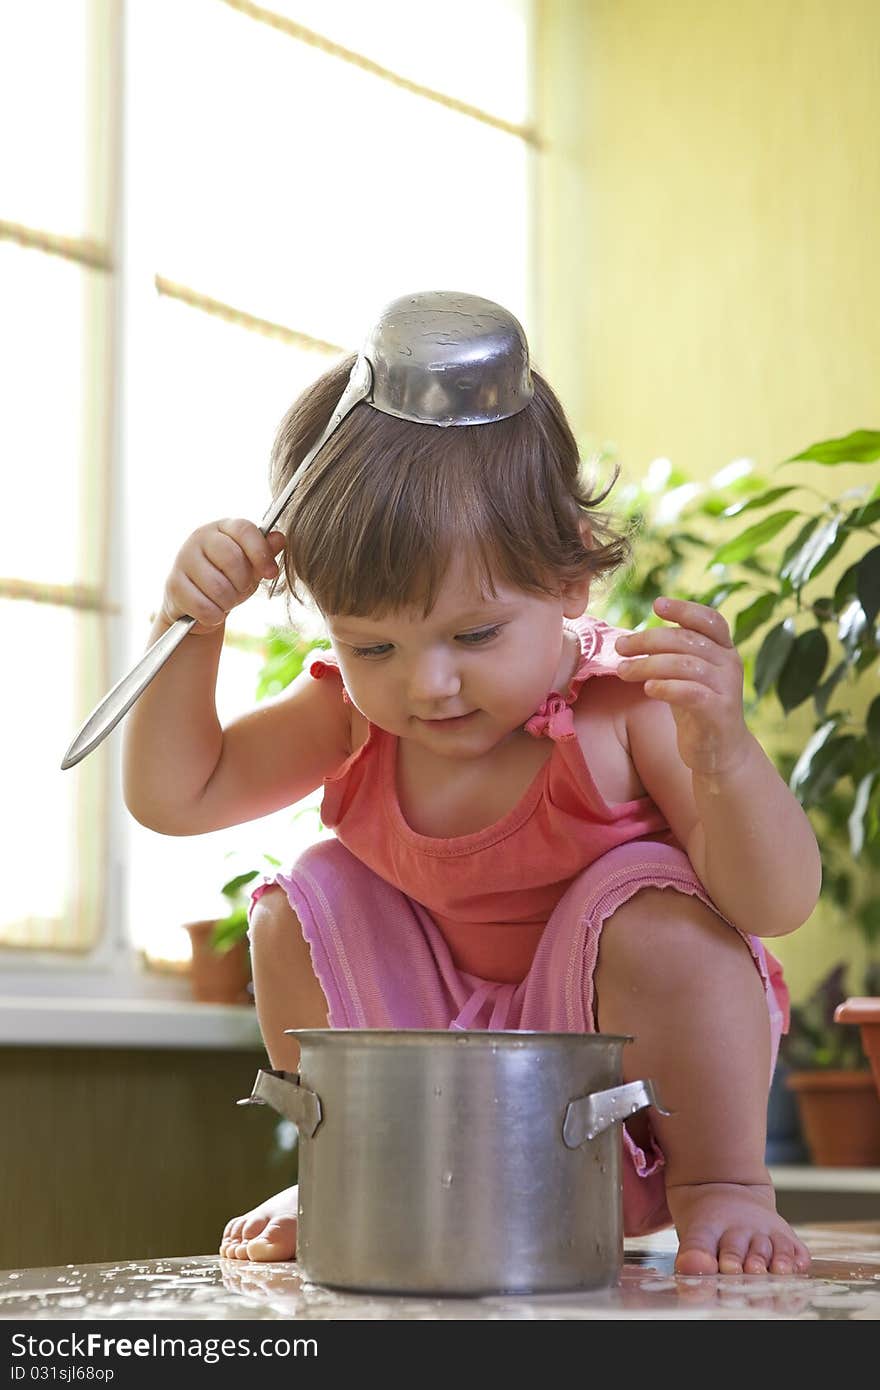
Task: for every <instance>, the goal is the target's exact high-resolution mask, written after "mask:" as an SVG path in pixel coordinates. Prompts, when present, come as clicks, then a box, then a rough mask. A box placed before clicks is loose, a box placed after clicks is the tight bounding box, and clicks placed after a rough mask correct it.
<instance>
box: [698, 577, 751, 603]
mask: <svg viewBox="0 0 880 1390" xmlns="http://www.w3.org/2000/svg"><path fill="white" fill-rule="evenodd" d="M748 587H749V586H748V584H747V583H746V581H745V580H744V579H737V580H734V581H732V582H730V583H724V584H713V586H712V588H711V589H704V590H703V592H702V594H700V595H699V597H698V598H697V599H696V602H697V603H704V604H705V605H706V607H707V608H720V606H721V604H722V603H723V602H724V600H725V599H726V598H729V597H730V595H731V594H735V593H736V591H737V589H747V588H748Z"/></svg>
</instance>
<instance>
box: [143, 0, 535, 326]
mask: <svg viewBox="0 0 880 1390" xmlns="http://www.w3.org/2000/svg"><path fill="white" fill-rule="evenodd" d="M138 15H139V22H140V25H141V26H143V37H142V39H141V38H140V37H139V38H138V44H139V51H140V49H141V48H143V49H145V50H146V49H150V50H151V51H152V59H151V61H152V62H153V63H154V64H155V69H154V71H155V72H161V76H162V101H161V102H157V101H156V99H155V91H154V89H153V87H152V86H149V87H148V86H147V85H146V84H145V85H144V90H143V101H142V102H141V103H140V106H139V108H138V109H137V110H136V111H135V115H134V121H135V127H134V130H133V136H134V139H135V140H136V141H137V142H138V144H139V145H141V146H143V147H144V148H145V150H148V151H149V152H150V154H149V161H150V167H151V171H152V173H151V177H152V179H153V180H154V183H153V186H152V188H151V189H150V190H149V193H147V190H146V189H142V190H141V193H142V194H143V195H144V196H146V197H147V199H148V204H149V208H151V209H152V212H151V213H149V214H148V212H147V207H146V205H145V215H151V216H152V217H153V219H154V235H155V256H156V266H157V269H158V270H160V271H161V273H162V274H163V275H167V276H168V277H169V278H170V279H172V280H175V281H182V282H184V283H186V284H189V285H191V286H193V287H195V288H197V289H200V290H202V291H203V292H204V293H206V294H210V295H212V296H213V297H215V298H218V299H221V300H224V301H226V302H227V303H231V304H234V305H236V306H237V307H240V308H246V309H247V310H248V312H250V313H253V314H256V315H259V316H260V317H263V318H268V319H272V320H274V321H276V322H281V323H284V324H287V325H288V326H290V327H293V328H297V329H300V330H302V331H304V332H307V333H311V334H313V335H315V336H317V337H320V338H322V339H329V341H331V342H334V343H338V344H339V345H340V346H342V347H357V346H358V345H359V343H360V340H361V338H362V335H363V334H364V332H365V331H366V329H367V327H368V326H369V325H370V323H371V322H372V320H373V319H374V318H375V316H376V313H377V312H378V310H379V309H380V308H381V306H382V305H383V304H384V303H385V302H386V301H387V300H389V299H392V298H394V297H396V296H397V295H399V294H405V293H407V292H408V291H410V290H421V289H433V288H448V289H458V290H464V291H468V292H471V293H479V294H484V295H486V296H487V297H488V298H490V299H496V300H498V301H499V302H501V303H503V304H506V305H507V306H508V307H509V308H511V309H512V310H513V312H514V313H518V314H519V315H520V316H521V317H524V316H525V313H526V307H527V306H526V263H527V235H528V227H527V223H528V218H527V216H526V210H527V169H528V159H529V151H528V148H527V147H526V146H525V145H524V143H523V142H522V141H521V140H519V139H517V138H516V137H514V136H511V135H508V134H505V133H502V132H500V131H497V130H495V129H492V128H489V127H487V126H485V125H483V124H481V123H480V122H478V121H475V120H472V119H469V118H467V117H464V116H461V115H458V114H457V113H455V112H451V111H449V110H446V109H445V108H443V107H441V106H438V105H437V104H436V103H434V102H432V101H428V100H425V99H424V98H421V97H418V96H414V95H412V94H410V93H408V92H405V91H401V90H400V89H399V88H396V87H394V86H391V85H389V84H388V83H387V82H384V81H381V80H379V79H377V78H376V77H374V76H372V75H370V74H368V73H365V72H362V71H359V70H358V69H356V68H354V67H352V66H350V65H349V64H347V63H344V62H340V61H339V60H337V59H334V58H331V57H328V56H327V55H325V54H323V53H321V52H319V51H316V50H315V49H313V48H309V47H307V46H305V45H303V44H301V43H297V42H293V41H291V40H289V39H286V38H285V36H284V35H282V34H279V33H278V32H277V31H276V30H274V29H272V28H269V27H268V26H266V25H264V24H260V23H256V22H254V21H252V20H248V19H246V18H245V17H244V16H242V15H241V14H239V13H237V12H236V11H234V10H232V9H229V8H228V7H227V6H225V5H217V4H215V3H213V0H212V2H211V3H193V4H189V5H186V6H182V5H177V6H172V7H171V8H170V10H169V9H167V8H165V7H162V8H161V10H160V9H158V8H155V7H143V9H141V10H139V11H138ZM160 15H161V16H162V17H164V18H165V21H166V23H165V26H164V27H163V26H162V25H161V24H160V22H159V16H160ZM206 52H210V54H211V61H210V62H209V63H205V62H204V61H203V55H204V54H205V53H206Z"/></svg>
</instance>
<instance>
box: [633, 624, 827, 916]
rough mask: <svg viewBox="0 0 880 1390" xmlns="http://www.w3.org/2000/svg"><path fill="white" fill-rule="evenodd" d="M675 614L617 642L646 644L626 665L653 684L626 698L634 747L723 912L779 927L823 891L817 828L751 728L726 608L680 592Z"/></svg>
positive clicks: (642, 773) (642, 772)
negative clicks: (670, 624) (688, 599)
mask: <svg viewBox="0 0 880 1390" xmlns="http://www.w3.org/2000/svg"><path fill="white" fill-rule="evenodd" d="M667 612H668V613H669V616H670V617H671V618H673V619H675V620H676V621H678V622H679V623H680V624H681V626H680V627H678V628H653V629H646V630H645V631H644V632H640V633H635V634H632V636H631V637H630V638H628V639H625V640H622V639H618V642H617V648H618V651H622V652H626V654H627V655H630V653H639V654H640V655H639V656H638V659H637V660H636V661H634V662H633V664H632V665H631V666H629V667H624V668H623V669H622V670H620V671H619V674H620V675H621V676H622V678H623V679H624V680H632V681H633V682H647V686H646V688H644V687H643V688H644V694H643V695H642V698H636V699H633V700H630V701H628V702H627V703H628V706H629V708H628V712H627V729H628V733H629V740H630V755H631V757H632V759H633V762H634V764H635V767H636V770H637V771H638V774H639V777H640V778H641V780H642V782H643V784H644V786H645V788H646V790H647V791H648V792H649V793H650V795H651V796H652V797H653V799H654V800H655V801H656V802H657V805H658V806H659V807H660V809H661V810H662V811H663V812H664V814H665V815H666V818H667V820H668V822H669V825H670V827H671V829H672V830H673V833H674V834H675V835H676V837H677V838H678V839H679V840H680V842H681V843H682V844H683V845H684V847H685V848H686V850H687V852H688V855H689V857H690V859H691V862H692V863H693V866H694V869H695V870H696V873H697V875H698V877H699V878H700V880H701V881H702V882H703V883H704V884H705V886H706V888H707V890H708V892H709V893H710V895H711V897H712V898H713V900H714V902H715V903H716V904H717V905H718V907H719V908H720V909H721V911H722V912H723V913H724V914H725V916H727V917H729V918H730V920H731V921H732V922H735V923H736V925H737V926H738V927H740V928H741V930H743V931H747V932H749V933H751V934H752V935H754V936H783V935H785V934H786V933H788V932H792V931H795V930H796V928H797V927H799V926H801V925H802V924H803V923H804V922H805V921H806V920H807V918H808V917H809V915H810V913H811V912H812V911H813V908H814V907H815V905H816V902H817V899H818V897H819V892H820V889H821V886H822V863H821V856H820V853H819V846H818V844H817V843H816V837H815V835H814V833H813V828H812V826H811V825H810V822H809V819H808V817H807V815H806V813H805V812H804V810H803V808H802V806H801V805H800V803H799V802H798V801H797V799H796V797H795V796H794V795H793V794H792V792H791V791H790V790H789V788H788V787H787V786H786V784H785V782H784V781H783V779H782V778H781V777H780V775H779V773H778V772H777V771H776V768H775V767H774V766H773V763H772V762H771V760H770V759H769V758H768V757H767V755H766V753H765V752H764V750H763V748H762V747H761V745H760V743H759V742H758V740H757V739H756V738H755V737H754V735H752V734H751V733H750V732H749V730H748V729H747V728H746V726H745V722H744V720H743V713H742V664H741V662H740V660H739V656H738V654H737V652H736V649H735V647H734V646H733V643H732V641H731V640H730V635H729V632H728V630H727V624H726V623H725V622H724V619H723V618H722V616H721V614H720V613H716V612H715V611H714V610H713V609H711V608H708V607H706V606H705V605H703V604H697V603H685V602H683V601H677V602H676V603H675V606H674V608H671V609H667V610H663V616H666V613H667ZM640 693H641V692H640ZM633 694H635V692H633Z"/></svg>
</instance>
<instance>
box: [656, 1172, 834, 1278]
mask: <svg viewBox="0 0 880 1390" xmlns="http://www.w3.org/2000/svg"><path fill="white" fill-rule="evenodd" d="M666 1201H667V1203H668V1205H669V1210H670V1212H671V1213H672V1219H673V1221H674V1222H675V1229H676V1231H677V1232H678V1255H677V1256H676V1260H675V1273H676V1274H805V1273H806V1272H807V1270H808V1269H809V1267H810V1252H809V1250H808V1249H807V1247H806V1246H805V1245H803V1244H802V1243H801V1242H800V1241H799V1240H798V1238H797V1236H796V1235H795V1233H794V1231H793V1230H792V1229H791V1227H790V1226H789V1224H788V1222H787V1221H783V1219H782V1217H781V1216H778V1215H777V1213H776V1201H775V1197H774V1194H773V1188H772V1187H771V1186H770V1185H769V1184H768V1185H766V1186H757V1185H756V1186H754V1187H748V1186H745V1185H744V1184H740V1183H731V1182H709V1183H695V1184H693V1185H692V1186H683V1187H667V1189H666Z"/></svg>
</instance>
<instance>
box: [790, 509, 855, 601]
mask: <svg viewBox="0 0 880 1390" xmlns="http://www.w3.org/2000/svg"><path fill="white" fill-rule="evenodd" d="M839 526H840V518H839V517H836V516H832V517H829V518H828V519H827V520H825V521H823V522H822V524H821V525H820V526H819V527H818V528H816V529H814V530H812V531H811V534H810V535H809V537H808V538H807V540H806V541H805V542H804V544H803V545H802V546H801V547H800V548H799V549H798V550H796V551H795V552H794V553H793V554H792V556H791V557H790V558H789V559H787V560H786V561H785V563H784V564H783V566H782V568H781V569H780V571H779V573H780V575H781V576H782V577H783V578H785V579H790V580H791V585H792V588H794V589H801V588H803V586H804V584H806V582H807V580H808V579H809V577H810V575H811V574H812V573H813V572H814V570H815V569H816V568H817V566H818V564H819V561H820V560H821V559H822V558H823V556H824V555H825V554H826V552H827V551H828V550H830V549H831V547H832V546H833V545H834V543H835V541H836V540H837V532H838V528H839Z"/></svg>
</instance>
